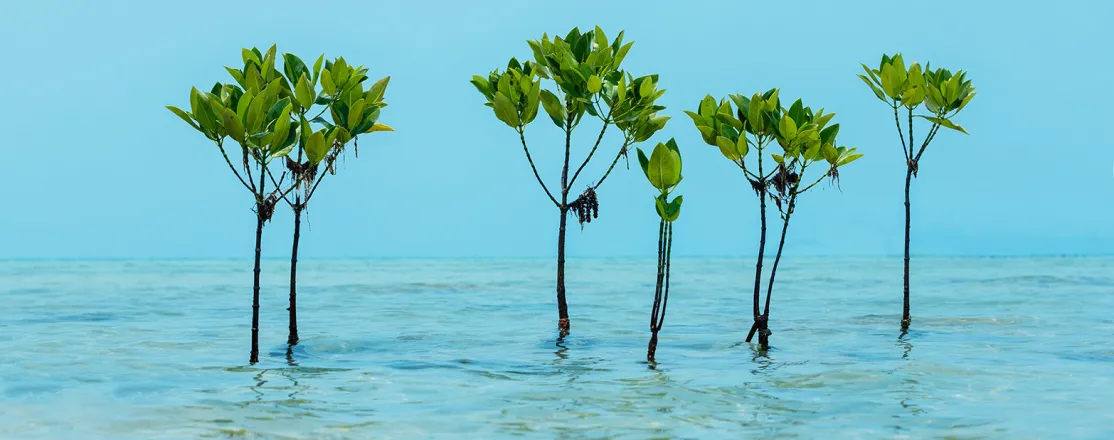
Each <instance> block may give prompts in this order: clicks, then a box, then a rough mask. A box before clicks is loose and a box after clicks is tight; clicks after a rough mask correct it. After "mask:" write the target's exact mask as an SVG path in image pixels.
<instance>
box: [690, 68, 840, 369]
mask: <svg viewBox="0 0 1114 440" xmlns="http://www.w3.org/2000/svg"><path fill="white" fill-rule="evenodd" d="M778 93H779V91H778V90H777V89H771V90H769V91H767V92H765V93H755V94H754V95H753V96H751V97H750V98H747V97H745V96H743V95H730V96H729V98H730V99H721V100H720V101H719V102H718V103H717V102H716V100H715V98H713V97H711V96H706V97H705V98H704V100H702V101H701V102H700V107H699V108H698V110H697V111H696V112H690V111H686V112H685V113H686V114H688V115H689V117H691V118H692V120H693V122H694V123H695V124H696V128H697V129H698V130H700V134H701V137H702V138H703V139H704V142H706V143H708V144H709V145H712V146H715V147H718V148H719V150H720V153H721V154H723V156H724V157H726V158H727V159H728V160H730V161H731V162H732V163H734V164H735V165H736V166H737V167H739V169H741V170H742V172H743V174H744V176H745V177H746V179H747V181H748V182H749V183H750V186H751V189H752V190H753V191H754V192H755V194H756V195H757V198H758V204H759V218H760V220H761V231H760V235H759V244H758V261H757V263H756V264H755V274H754V295H753V299H754V301H753V305H754V323H753V324H752V325H751V328H750V331H749V332H748V333H747V338H746V341H747V342H750V341H751V340H752V338H753V337H754V334H755V333H757V334H758V344H759V347H760V349H762V350H766V349H768V348H769V338H770V335H771V334H772V332H771V331H770V330H769V319H770V298H771V296H772V295H773V288H774V280H775V277H776V276H777V267H778V264H779V263H780V262H781V255H782V251H783V250H784V248H785V237H786V233H787V231H788V229H789V220H790V218H791V217H792V215H793V213H794V211H795V210H796V207H797V199H798V197H799V196H800V195H801V194H804V193H805V192H807V191H808V190H810V189H812V188H813V187H815V186H816V185H817V184H819V183H820V182H821V181H823V180H824V178H830V179H831V180H832V182H833V183H836V182H838V179H839V167H842V166H843V165H847V164H849V163H851V162H853V161H855V160H857V159H858V158H860V157H862V155H861V154H858V153H855V151H856V149H855V148H850V149H848V148H847V147H837V146H836V145H837V144H836V134H838V133H839V124H834V125H831V126H829V125H828V122H830V121H831V119H832V117H834V116H835V114H834V113H824V109H820V110H818V111H816V112H815V113H814V112H813V111H812V109H811V108H810V107H805V106H804V104H803V103H802V102H801V100H799V99H798V100H797V101H796V102H794V103H793V105H792V106H790V108H789V109H785V108H783V107H781V102H780V100H779V98H778ZM774 142H776V143H777V146H778V147H779V149H778V150H777V153H772V152H771V153H770V154H769V156H768V158H769V162H767V154H766V153H767V152H768V150H767V149H768V148H770V145H771V144H773V143H774ZM751 151H754V152H755V154H750V152H751ZM748 156H749V157H750V158H749V159H748ZM816 164H822V165H819V166H823V167H824V168H823V172H822V173H821V174H820V176H819V177H817V178H816V180H815V181H814V182H812V183H811V184H809V185H807V186H805V187H803V188H802V187H801V182H802V181H805V172H806V170H807V169H809V168H810V167H811V168H813V169H815V168H816V167H817V166H818V165H816ZM767 199H769V200H770V201H772V202H773V204H774V206H775V207H776V208H777V211H778V213H779V214H780V217H781V220H782V225H781V235H780V240H779V241H778V248H777V253H776V256H775V258H774V261H773V265H772V267H771V268H770V278H769V281H768V282H767V283H766V301H765V306H764V308H762V307H760V304H761V303H760V299H761V295H760V294H761V289H762V275H763V272H762V264H763V260H764V258H765V251H766V229H767V219H766V215H767V211H768V209H767V207H768V206H769V205H768V204H767Z"/></svg>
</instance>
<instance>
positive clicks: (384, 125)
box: [364, 123, 395, 133]
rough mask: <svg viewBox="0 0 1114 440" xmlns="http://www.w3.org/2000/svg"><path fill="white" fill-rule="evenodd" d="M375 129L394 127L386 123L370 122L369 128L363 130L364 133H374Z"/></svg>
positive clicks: (386, 129) (391, 129) (390, 129)
mask: <svg viewBox="0 0 1114 440" xmlns="http://www.w3.org/2000/svg"><path fill="white" fill-rule="evenodd" d="M377 131H395V129H394V128H391V126H390V125H387V124H379V123H375V124H372V126H371V128H369V129H367V131H365V132H364V133H375V132H377Z"/></svg>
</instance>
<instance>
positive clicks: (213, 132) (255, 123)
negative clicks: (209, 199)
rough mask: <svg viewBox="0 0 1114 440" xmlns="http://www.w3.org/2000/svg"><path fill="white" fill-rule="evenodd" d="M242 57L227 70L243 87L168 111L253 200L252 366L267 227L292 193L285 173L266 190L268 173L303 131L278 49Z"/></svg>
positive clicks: (197, 94) (219, 90)
mask: <svg viewBox="0 0 1114 440" xmlns="http://www.w3.org/2000/svg"><path fill="white" fill-rule="evenodd" d="M241 54H242V58H243V61H244V68H243V70H233V69H228V70H229V72H230V73H232V75H233V76H234V77H236V80H237V82H239V83H240V84H239V85H235V84H221V83H217V84H216V85H214V86H213V88H212V90H211V91H209V92H202V91H200V90H198V89H197V88H193V89H192V90H191V91H190V111H189V112H186V111H184V110H182V109H179V108H177V107H173V106H167V108H168V109H170V111H171V112H174V114H176V115H178V116H179V117H181V118H182V120H184V121H186V123H187V124H189V125H190V126H191V127H193V128H194V129H196V130H197V131H199V132H201V133H202V134H203V135H205V137H206V138H208V139H209V140H211V141H213V142H215V143H216V145H217V149H219V150H220V152H221V155H222V156H224V161H225V163H227V164H228V167H229V168H230V169H231V170H232V173H233V174H234V175H235V176H236V179H237V180H239V181H240V184H241V185H243V187H244V188H245V189H247V190H248V191H250V192H251V193H252V196H253V197H254V198H255V218H256V226H255V268H254V280H253V288H252V313H251V354H250V357H249V362H251V363H253V364H254V363H256V362H258V361H259V273H260V269H259V260H260V252H261V242H262V238H263V225H264V224H265V223H266V222H267V221H269V220H270V219H271V214H273V213H274V208H275V203H276V202H277V201H278V200H279V199H281V198H282V197H284V196H285V195H286V192H289V191H290V188H287V189H285V190H282V182H283V181H284V180H285V178H286V173H283V175H282V177H280V178H279V179H278V180H275V181H274V183H275V188H274V189H271V190H268V189H267V185H266V184H267V175H268V174H269V173H270V169H269V166H270V164H271V161H272V160H275V159H280V158H283V157H285V156H286V155H287V154H289V153H290V151H291V149H292V148H293V147H294V144H295V143H296V142H297V141H298V139H299V137H300V136H299V132H300V131H301V130H300V129H299V127H298V126H297V125H295V124H292V123H291V113H292V112H293V111H294V105H295V104H294V103H293V102H292V101H291V99H290V97H291V96H292V94H291V91H290V87H289V84H287V82H286V80H285V79H284V78H283V77H282V75H281V74H279V72H278V71H277V70H275V68H274V65H275V47H274V46H271V48H270V49H268V50H267V53H265V54H264V53H260V51H259V50H258V49H254V48H253V49H250V50H249V49H243V51H242V52H241ZM241 86H242V87H241ZM229 139H231V140H232V141H234V142H236V143H237V144H238V145H239V146H240V152H241V161H240V163H239V167H237V165H234V164H233V163H232V160H231V159H230V158H229V156H228V152H227V151H226V149H225V143H226V142H227V141H228V140H229ZM253 171H254V172H253ZM257 175H258V177H256V176H257ZM257 179H258V182H257ZM272 179H273V176H272Z"/></svg>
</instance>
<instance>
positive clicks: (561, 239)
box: [557, 112, 575, 336]
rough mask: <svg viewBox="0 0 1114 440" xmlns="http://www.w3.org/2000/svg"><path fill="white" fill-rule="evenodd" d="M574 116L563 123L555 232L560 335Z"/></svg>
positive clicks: (565, 323)
mask: <svg viewBox="0 0 1114 440" xmlns="http://www.w3.org/2000/svg"><path fill="white" fill-rule="evenodd" d="M574 120H575V115H573V113H572V112H569V117H568V120H567V121H565V163H564V165H563V166H562V167H561V206H559V207H558V208H559V210H560V211H561V229H560V230H559V231H558V232H557V315H558V317H559V320H558V321H557V329H558V330H560V332H561V335H562V336H563V335H565V334H568V332H569V328H571V327H572V326H571V325H570V324H569V305H568V303H567V302H565V225H566V224H567V223H568V217H569V215H568V214H569V154H571V153H572V123H573V121H574Z"/></svg>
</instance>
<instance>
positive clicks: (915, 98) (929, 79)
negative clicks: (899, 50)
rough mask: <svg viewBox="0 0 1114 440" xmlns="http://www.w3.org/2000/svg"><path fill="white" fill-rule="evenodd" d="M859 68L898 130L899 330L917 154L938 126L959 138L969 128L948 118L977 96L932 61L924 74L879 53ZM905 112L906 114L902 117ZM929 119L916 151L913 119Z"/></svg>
mask: <svg viewBox="0 0 1114 440" xmlns="http://www.w3.org/2000/svg"><path fill="white" fill-rule="evenodd" d="M863 70H865V71H866V75H862V74H860V75H859V78H860V79H862V80H863V82H865V83H866V85H867V86H869V87H870V90H871V91H873V92H874V95H875V96H877V97H878V99H879V100H881V101H882V102H884V103H886V105H888V106H890V108H892V109H893V113H894V125H895V126H896V127H897V135H898V138H899V139H901V148H902V151H904V153H905V267H904V277H903V278H904V279H903V288H902V290H903V294H904V305H903V307H902V313H901V328H902V329H908V328H909V322H910V317H909V231H910V217H911V216H910V207H909V186H910V184H911V183H912V181H913V178H914V177H917V171H918V170H919V169H920V161H921V156H922V155H924V151H925V149H926V148H928V144H929V143H930V142H932V140H933V139H934V138H935V137H936V132H937V131H939V130H940V127H945V128H949V129H952V130H955V131H958V132H960V133H963V134H967V130H964V129H963V127H960V126H959V125H956V124H955V123H953V122H952V121H951V118H952V117H954V116H955V115H956V114H958V113H959V111H960V110H963V108H964V107H966V106H967V104H968V103H970V102H971V99H974V97H975V88H974V87H972V86H971V81H970V80H968V79H967V73H966V72H964V71H962V70H960V71H958V72H956V73H955V74H954V75H953V74H952V72H951V71H949V70H947V69H936V70H935V71H933V70H932V68H931V63H928V64H926V65H925V67H924V69H923V71H922V69H921V66H920V64H918V63H916V62H914V63H912V64H910V65H909V68H908V69H906V68H905V61H904V60H902V58H901V54H896V55H894V56H892V57H891V56H888V55H882V62H881V63H879V65H878V69H871V68H869V67H867V66H866V65H865V64H864V65H863ZM922 103H923V104H924V106H925V108H926V109H927V110H928V114H919V115H914V114H913V111H914V110H916V109H917V108H918V107H920V105H921V104H922ZM902 110H904V114H902V113H903V112H902ZM902 116H905V120H906V128H907V129H908V134H909V137H908V139H907V138H906V137H905V129H903V128H902V126H901V119H902ZM914 116H916V117H918V118H922V119H924V120H926V121H928V122H929V123H930V124H931V125H929V127H928V130H927V131H925V132H924V134H923V135H922V137H923V139H924V140H923V141H921V145H920V147H917V146H916V144H915V143H914V133H913V117H914Z"/></svg>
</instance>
